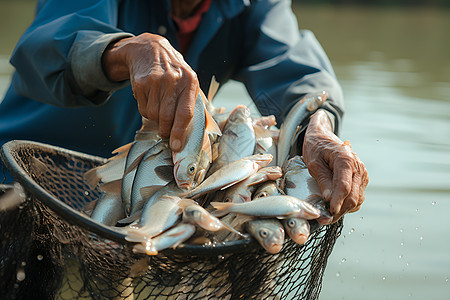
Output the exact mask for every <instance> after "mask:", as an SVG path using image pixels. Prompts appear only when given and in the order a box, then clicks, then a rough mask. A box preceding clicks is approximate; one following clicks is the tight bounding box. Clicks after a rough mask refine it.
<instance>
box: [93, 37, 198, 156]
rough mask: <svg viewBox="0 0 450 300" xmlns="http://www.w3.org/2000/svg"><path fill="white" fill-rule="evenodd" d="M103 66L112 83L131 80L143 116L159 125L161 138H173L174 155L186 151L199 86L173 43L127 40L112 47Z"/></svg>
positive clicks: (109, 47)
mask: <svg viewBox="0 0 450 300" xmlns="http://www.w3.org/2000/svg"><path fill="white" fill-rule="evenodd" d="M102 65H103V69H104V71H105V73H106V75H107V76H108V78H109V79H110V80H112V81H123V80H127V79H130V81H131V86H132V89H133V93H134V97H135V98H136V100H137V103H138V108H139V112H140V113H141V115H142V116H143V117H145V118H148V119H151V120H154V121H156V122H157V123H158V126H159V134H160V136H161V137H163V138H168V137H170V147H171V149H172V150H173V151H180V150H182V148H183V147H184V144H185V139H186V137H185V130H186V127H187V126H188V124H189V122H190V121H191V119H192V117H193V115H194V106H195V99H196V98H197V95H198V93H199V83H198V79H197V75H196V73H195V72H194V71H193V70H192V69H191V67H190V66H189V65H188V64H187V63H186V62H185V61H184V58H183V56H182V55H181V54H180V53H179V52H178V51H177V50H175V49H174V48H173V47H172V45H170V43H169V41H167V39H165V38H164V37H161V36H159V35H155V34H150V33H143V34H141V35H139V36H136V37H130V38H124V39H122V40H119V41H117V42H114V43H112V44H110V45H109V46H108V48H107V49H106V50H105V52H104V54H103V58H102Z"/></svg>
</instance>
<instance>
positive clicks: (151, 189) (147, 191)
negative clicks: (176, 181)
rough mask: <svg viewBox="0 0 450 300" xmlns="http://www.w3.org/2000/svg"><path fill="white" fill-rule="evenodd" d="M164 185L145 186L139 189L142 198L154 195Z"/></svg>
mask: <svg viewBox="0 0 450 300" xmlns="http://www.w3.org/2000/svg"><path fill="white" fill-rule="evenodd" d="M163 187H164V186H163V185H150V186H145V187H143V188H141V189H140V190H139V192H140V194H141V197H142V199H148V198H150V197H151V196H153V194H154V193H156V192H157V191H159V190H160V189H161V188H163Z"/></svg>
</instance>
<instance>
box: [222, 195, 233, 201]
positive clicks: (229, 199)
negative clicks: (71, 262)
mask: <svg viewBox="0 0 450 300" xmlns="http://www.w3.org/2000/svg"><path fill="white" fill-rule="evenodd" d="M223 202H231V198H230V197H229V196H228V197H226V198H225V199H224V201H223Z"/></svg>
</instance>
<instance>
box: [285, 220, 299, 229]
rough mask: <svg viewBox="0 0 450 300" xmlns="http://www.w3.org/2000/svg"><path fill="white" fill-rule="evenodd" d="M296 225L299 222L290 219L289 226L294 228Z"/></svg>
mask: <svg viewBox="0 0 450 300" xmlns="http://www.w3.org/2000/svg"><path fill="white" fill-rule="evenodd" d="M296 224H297V222H296V221H295V220H294V219H290V220H288V222H287V225H288V226H289V228H294V227H295V225H296Z"/></svg>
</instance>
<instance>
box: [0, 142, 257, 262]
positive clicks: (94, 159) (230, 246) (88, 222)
mask: <svg viewBox="0 0 450 300" xmlns="http://www.w3.org/2000/svg"><path fill="white" fill-rule="evenodd" d="M24 148H26V149H29V148H34V149H39V150H40V151H44V152H45V151H47V152H51V153H54V154H56V155H61V156H65V157H73V158H75V159H78V160H83V161H89V162H91V163H95V164H98V165H100V164H103V163H105V162H106V158H102V157H99V156H94V155H89V154H85V153H81V152H77V151H73V150H69V149H65V148H62V147H58V146H52V145H48V144H44V143H41V142H35V141H27V140H12V141H9V142H7V143H5V144H4V145H3V146H2V147H1V149H0V157H1V158H2V161H3V163H4V165H5V166H6V168H7V170H8V171H9V173H10V174H11V175H12V177H13V178H14V179H15V180H16V181H17V182H18V183H20V184H21V185H22V186H23V187H24V189H25V191H26V192H27V193H28V194H30V195H31V196H32V197H34V198H35V199H37V200H38V201H40V202H42V203H43V204H44V205H46V206H48V207H49V208H50V209H51V210H53V211H54V212H55V213H56V214H57V215H58V216H59V217H61V218H62V219H64V220H65V221H67V222H68V223H69V224H72V225H77V226H80V227H82V228H84V229H86V230H88V231H90V232H92V233H95V234H97V235H99V236H101V237H103V238H105V239H109V240H112V241H115V242H118V243H121V244H123V245H127V244H128V245H131V243H129V242H128V241H126V240H125V235H124V234H123V233H120V232H117V231H115V230H113V229H111V228H110V227H108V226H105V225H103V224H100V223H98V222H96V221H94V220H92V219H91V218H90V217H88V216H86V215H84V214H82V213H81V212H79V211H77V210H76V209H74V208H72V207H70V206H68V205H67V204H65V203H64V202H63V201H61V200H60V199H58V198H56V197H55V196H54V195H52V194H51V193H50V192H49V191H47V190H46V189H44V188H43V187H42V186H40V185H39V184H38V183H37V182H36V181H35V180H33V178H32V177H31V176H30V175H29V174H28V173H27V172H26V171H25V170H24V169H23V168H22V166H21V165H20V164H19V161H18V160H19V159H20V157H17V155H15V154H16V153H18V152H19V150H20V149H24ZM256 247H259V245H258V244H257V243H256V242H255V241H254V240H253V239H252V238H250V237H249V238H247V239H243V240H236V241H227V242H224V243H217V244H211V245H209V244H208V245H191V244H184V245H183V246H181V247H178V248H176V249H166V250H164V251H162V253H163V254H169V255H224V254H232V253H239V252H247V251H252V250H255V248H256Z"/></svg>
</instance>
